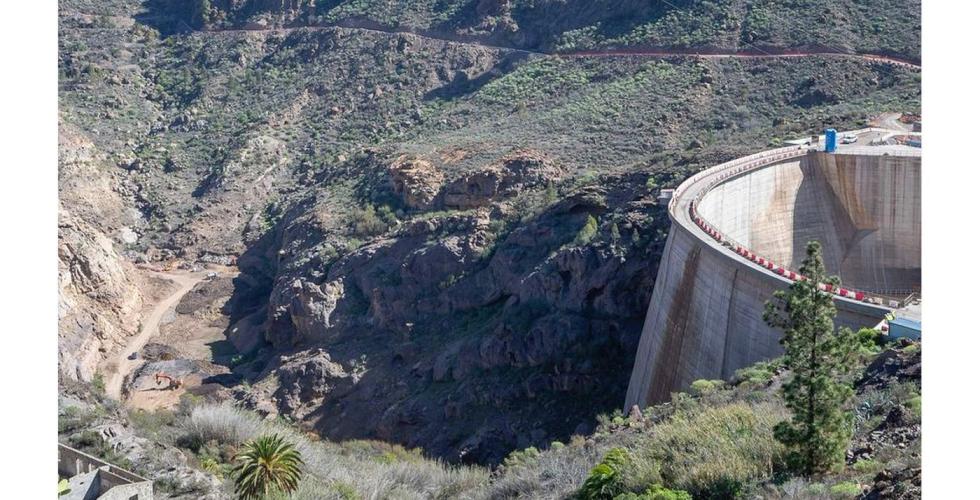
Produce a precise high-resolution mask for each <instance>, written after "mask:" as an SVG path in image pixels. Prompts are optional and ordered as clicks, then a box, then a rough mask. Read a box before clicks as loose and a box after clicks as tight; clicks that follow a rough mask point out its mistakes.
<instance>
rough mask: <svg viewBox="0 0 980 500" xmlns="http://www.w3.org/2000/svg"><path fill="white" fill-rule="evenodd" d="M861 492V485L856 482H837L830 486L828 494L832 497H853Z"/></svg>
mask: <svg viewBox="0 0 980 500" xmlns="http://www.w3.org/2000/svg"><path fill="white" fill-rule="evenodd" d="M861 493H862V491H861V485H860V484H857V483H848V482H844V483H837V484H835V485H833V486H831V487H830V496H831V497H833V498H841V499H843V498H854V497H857V496H860V495H861Z"/></svg>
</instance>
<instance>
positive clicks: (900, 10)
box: [149, 0, 920, 58]
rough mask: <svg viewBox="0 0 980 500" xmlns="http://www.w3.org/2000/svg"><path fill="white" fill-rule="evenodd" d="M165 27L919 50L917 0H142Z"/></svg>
mask: <svg viewBox="0 0 980 500" xmlns="http://www.w3.org/2000/svg"><path fill="white" fill-rule="evenodd" d="M149 6H150V8H151V11H152V12H153V15H158V16H170V17H172V18H173V19H172V20H171V21H170V22H169V23H167V24H166V26H167V27H169V28H170V29H179V28H188V27H190V26H195V27H204V26H207V27H209V28H212V29H214V28H224V29H231V28H236V27H239V28H240V27H243V26H249V25H251V26H252V27H257V26H260V25H265V26H270V27H271V26H296V25H334V24H347V25H359V26H366V27H379V28H383V29H403V30H416V31H422V32H426V33H429V34H432V35H435V36H444V37H452V38H459V39H478V40H484V41H487V42H491V43H497V44H500V45H507V46H514V47H520V48H527V49H535V50H546V51H548V50H582V49H595V48H609V47H624V46H639V47H644V46H646V47H650V46H657V47H676V48H690V47H715V48H726V49H750V50H760V49H762V50H764V49H766V48H775V47H801V46H823V47H828V46H829V47H835V48H837V49H838V50H845V51H863V52H882V53H890V54H896V55H901V56H905V57H911V58H915V57H918V54H919V38H920V27H919V9H920V2H919V1H918V0H904V1H900V2H894V1H887V0H860V1H853V2H839V1H832V0H807V1H799V0H723V1H718V0H676V1H673V2H667V1H646V0H627V1H610V0H603V1H596V0H440V1H433V0H408V1H399V2H391V1H387V0H315V1H294V2H265V3H263V2H229V1H225V0H183V1H182V2H177V8H174V2H161V1H155V2H150V3H149Z"/></svg>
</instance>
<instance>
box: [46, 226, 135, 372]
mask: <svg viewBox="0 0 980 500" xmlns="http://www.w3.org/2000/svg"><path fill="white" fill-rule="evenodd" d="M136 275H137V274H136V271H135V269H133V266H132V264H130V263H129V262H127V261H126V260H124V259H123V258H122V257H121V256H120V255H119V254H118V253H117V252H116V251H115V249H114V248H113V245H112V241H110V240H109V238H108V237H107V236H106V235H105V234H103V233H101V232H99V231H98V230H97V229H95V228H94V227H93V226H91V225H89V224H88V223H86V222H84V221H82V220H80V219H78V218H76V217H74V216H73V215H72V214H71V213H70V212H68V211H67V210H64V209H62V210H61V213H60V214H59V219H58V281H59V300H58V355H59V356H58V368H59V373H60V374H61V376H63V377H67V378H69V379H72V380H79V379H80V380H91V378H92V377H93V376H94V375H95V373H96V371H97V370H98V365H99V363H100V362H101V361H102V360H103V359H105V357H106V355H107V353H108V352H110V351H112V349H114V348H116V347H119V346H121V345H123V344H124V343H125V340H126V338H127V337H128V336H130V335H132V334H133V333H134V330H135V328H136V327H137V325H138V324H139V312H140V308H141V307H142V304H143V299H142V295H141V293H140V287H139V283H138V282H137V281H136Z"/></svg>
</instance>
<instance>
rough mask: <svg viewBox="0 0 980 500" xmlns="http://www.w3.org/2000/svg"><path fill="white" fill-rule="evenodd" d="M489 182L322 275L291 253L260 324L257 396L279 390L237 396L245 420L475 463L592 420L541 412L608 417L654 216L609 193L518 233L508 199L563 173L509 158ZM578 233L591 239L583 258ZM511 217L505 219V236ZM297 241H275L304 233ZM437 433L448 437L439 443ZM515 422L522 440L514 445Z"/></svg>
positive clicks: (627, 354) (587, 197)
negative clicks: (268, 350)
mask: <svg viewBox="0 0 980 500" xmlns="http://www.w3.org/2000/svg"><path fill="white" fill-rule="evenodd" d="M487 171H492V172H494V175H493V176H490V175H488V176H486V177H485V178H488V179H490V178H492V181H490V182H489V183H488V184H487V185H488V186H491V187H490V188H489V189H488V190H487V191H485V192H484V197H483V198H481V199H480V204H481V206H479V207H478V208H475V209H473V210H469V211H465V212H457V213H451V214H449V215H438V216H434V217H417V218H414V219H412V220H409V221H407V222H405V223H402V224H401V225H399V226H398V227H397V228H396V229H393V230H392V231H391V232H389V233H387V234H385V235H383V236H380V237H378V238H377V239H376V240H374V241H372V242H368V243H366V244H364V245H363V246H362V247H360V248H359V249H357V250H355V251H353V252H351V253H349V254H347V255H344V256H340V257H338V258H336V259H335V260H334V261H333V262H332V263H330V264H329V265H328V266H323V265H321V264H319V263H318V262H319V261H316V260H309V259H308V258H306V257H305V255H306V254H305V253H304V252H303V251H300V250H296V249H292V250H291V251H290V255H292V254H296V255H299V256H300V257H299V258H296V259H292V258H289V257H288V256H287V257H286V260H284V261H283V262H281V263H280V266H281V267H280V269H282V270H288V271H280V272H281V276H279V277H278V278H277V279H276V282H275V284H274V285H273V290H272V293H271V295H270V304H269V308H268V311H269V321H268V323H267V324H266V325H265V326H266V328H265V338H266V340H267V341H268V342H269V344H271V347H272V348H273V349H275V350H279V351H283V350H285V351H288V352H290V354H289V355H288V356H286V357H283V358H281V359H279V360H278V361H272V362H271V365H273V366H272V367H271V368H270V370H269V371H267V372H264V373H266V375H263V376H262V377H260V378H261V380H260V381H259V382H257V384H256V385H262V384H265V383H266V381H268V380H273V379H278V381H277V382H276V383H277V387H276V389H274V390H273V391H271V392H269V391H267V390H266V389H261V390H258V389H256V390H254V391H253V394H250V395H247V394H246V395H241V396H242V397H241V398H240V399H243V400H244V401H246V402H247V404H248V405H250V406H253V407H256V408H259V407H262V406H263V404H266V405H267V403H263V399H265V400H266V401H268V400H272V401H273V402H274V405H275V407H276V412H277V413H279V414H283V415H287V416H290V417H292V418H295V419H297V420H301V421H303V422H304V423H305V424H306V425H310V426H313V427H315V428H316V429H318V430H319V431H320V432H321V433H323V434H324V435H326V436H327V437H330V438H336V439H344V438H376V439H386V440H394V441H397V442H401V443H403V444H406V445H408V446H424V447H425V448H426V449H427V450H428V451H430V452H432V453H435V454H438V455H441V456H443V457H445V458H448V459H451V460H454V461H476V462H494V461H497V460H500V459H502V458H503V456H504V455H506V453H507V452H509V450H512V449H514V447H516V446H531V445H540V446H543V445H546V444H547V443H548V442H549V440H550V439H556V438H561V437H566V438H567V436H568V435H570V434H571V433H572V432H575V431H576V429H582V428H589V427H590V425H591V424H590V422H591V421H592V417H591V413H589V412H585V413H589V414H588V415H586V414H585V413H582V412H578V411H565V410H559V411H555V412H549V413H547V414H540V413H538V412H535V411H534V410H533V408H535V407H537V406H539V405H546V406H548V407H553V408H563V409H568V408H570V407H569V406H568V405H569V402H570V401H574V400H577V399H580V398H585V399H588V400H590V401H594V402H595V404H596V405H598V406H600V407H606V406H609V407H610V408H612V407H614V406H615V405H617V404H618V400H617V399H616V398H617V396H616V395H617V394H620V393H621V391H619V389H612V388H615V387H619V388H621V389H622V388H624V384H625V383H626V381H627V378H628V374H627V371H628V370H622V366H624V365H629V363H630V358H631V356H632V355H633V352H634V350H635V342H636V341H637V334H638V332H639V326H640V324H641V323H642V320H643V315H644V312H645V310H646V305H647V304H646V300H647V297H648V295H649V292H650V290H651V289H652V285H653V278H654V276H655V273H656V269H655V267H654V264H653V263H656V262H657V259H656V258H655V257H654V255H653V254H655V252H657V251H658V249H659V248H661V247H662V244H663V239H662V236H663V234H664V233H663V231H658V227H660V226H659V224H662V223H663V221H661V220H660V219H659V218H658V217H662V214H660V213H659V209H658V208H657V207H656V204H655V202H654V201H653V200H648V199H644V198H642V196H646V195H645V194H640V195H639V198H638V194H637V193H636V192H635V191H634V189H635V188H634V187H632V186H633V185H635V184H630V183H626V182H620V181H618V180H616V179H611V180H610V183H609V185H606V186H603V187H593V188H588V189H581V190H579V191H578V192H576V193H574V194H566V195H565V197H564V199H561V200H560V201H549V202H547V203H551V204H550V205H545V206H543V207H542V208H539V209H537V210H539V212H538V213H537V214H536V215H533V216H531V217H525V218H524V220H520V219H519V218H517V216H515V215H514V214H515V210H516V209H515V207H514V206H512V205H511V203H512V201H513V200H518V199H522V200H523V199H534V197H535V196H541V195H542V194H543V193H544V192H545V191H547V188H546V186H547V185H548V184H549V182H554V181H555V180H557V179H559V178H560V175H561V172H562V169H561V168H559V167H558V166H555V165H553V164H551V163H550V162H549V161H547V160H545V159H542V158H540V157H536V156H533V155H518V156H514V157H511V158H510V159H508V161H506V162H502V163H501V164H499V165H496V166H492V167H489V168H488V169H487ZM476 199H477V198H472V200H474V201H475V200H476ZM543 199H547V197H545V198H543ZM522 210H524V209H522ZM657 214H659V215H657ZM589 218H594V219H597V220H599V221H600V222H599V224H598V225H599V230H598V233H600V234H599V235H597V236H595V237H594V241H592V242H587V243H583V242H582V241H578V238H579V236H578V235H579V233H580V232H581V229H582V228H583V227H584V226H585V225H586V224H587V220H588V219H589ZM508 219H509V220H512V221H514V220H517V221H519V222H512V223H510V224H512V225H511V226H509V227H508V226H507V225H502V224H501V221H503V220H508ZM297 224H302V223H301V222H297ZM614 226H615V229H613V227H614ZM301 227H302V226H299V227H289V228H287V229H285V233H286V234H289V235H293V234H295V235H298V236H301V235H303V234H305V233H306V231H304V230H302V229H301ZM640 235H643V236H642V237H641V236H640ZM303 263H305V264H303ZM324 268H326V271H325V272H324V271H323V269H324ZM600 353H601V354H600ZM505 373H506V374H510V375H507V376H504V375H502V374H505ZM270 374H275V376H274V377H269V376H268V375H270ZM604 400H608V401H607V402H603V401H604ZM532 402H533V404H532ZM503 408H507V409H508V411H507V412H501V411H500V410H501V409H503ZM270 413H272V412H270ZM363 421H371V422H373V424H372V425H371V426H367V427H366V426H364V425H360V424H359V423H360V422H363ZM446 422H452V426H451V428H452V429H454V432H452V433H446V432H442V431H441V429H444V428H445V426H444V424H445V423H446ZM517 422H523V423H522V424H521V425H522V426H523V425H524V424H526V423H528V422H532V423H533V425H531V426H530V427H527V432H526V433H515V432H513V431H512V430H510V429H511V428H512V427H513V426H515V425H518V424H517ZM532 430H533V431H534V432H533V433H532V432H531V431H532ZM464 437H465V439H464Z"/></svg>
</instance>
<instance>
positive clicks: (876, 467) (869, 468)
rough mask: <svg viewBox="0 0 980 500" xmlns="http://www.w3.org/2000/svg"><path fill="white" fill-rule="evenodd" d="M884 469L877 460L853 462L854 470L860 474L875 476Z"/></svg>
mask: <svg viewBox="0 0 980 500" xmlns="http://www.w3.org/2000/svg"><path fill="white" fill-rule="evenodd" d="M883 469H884V465H882V464H881V462H879V461H877V460H858V461H857V462H854V470H856V471H858V472H860V473H861V474H877V473H878V472H881V471H882V470H883Z"/></svg>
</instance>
